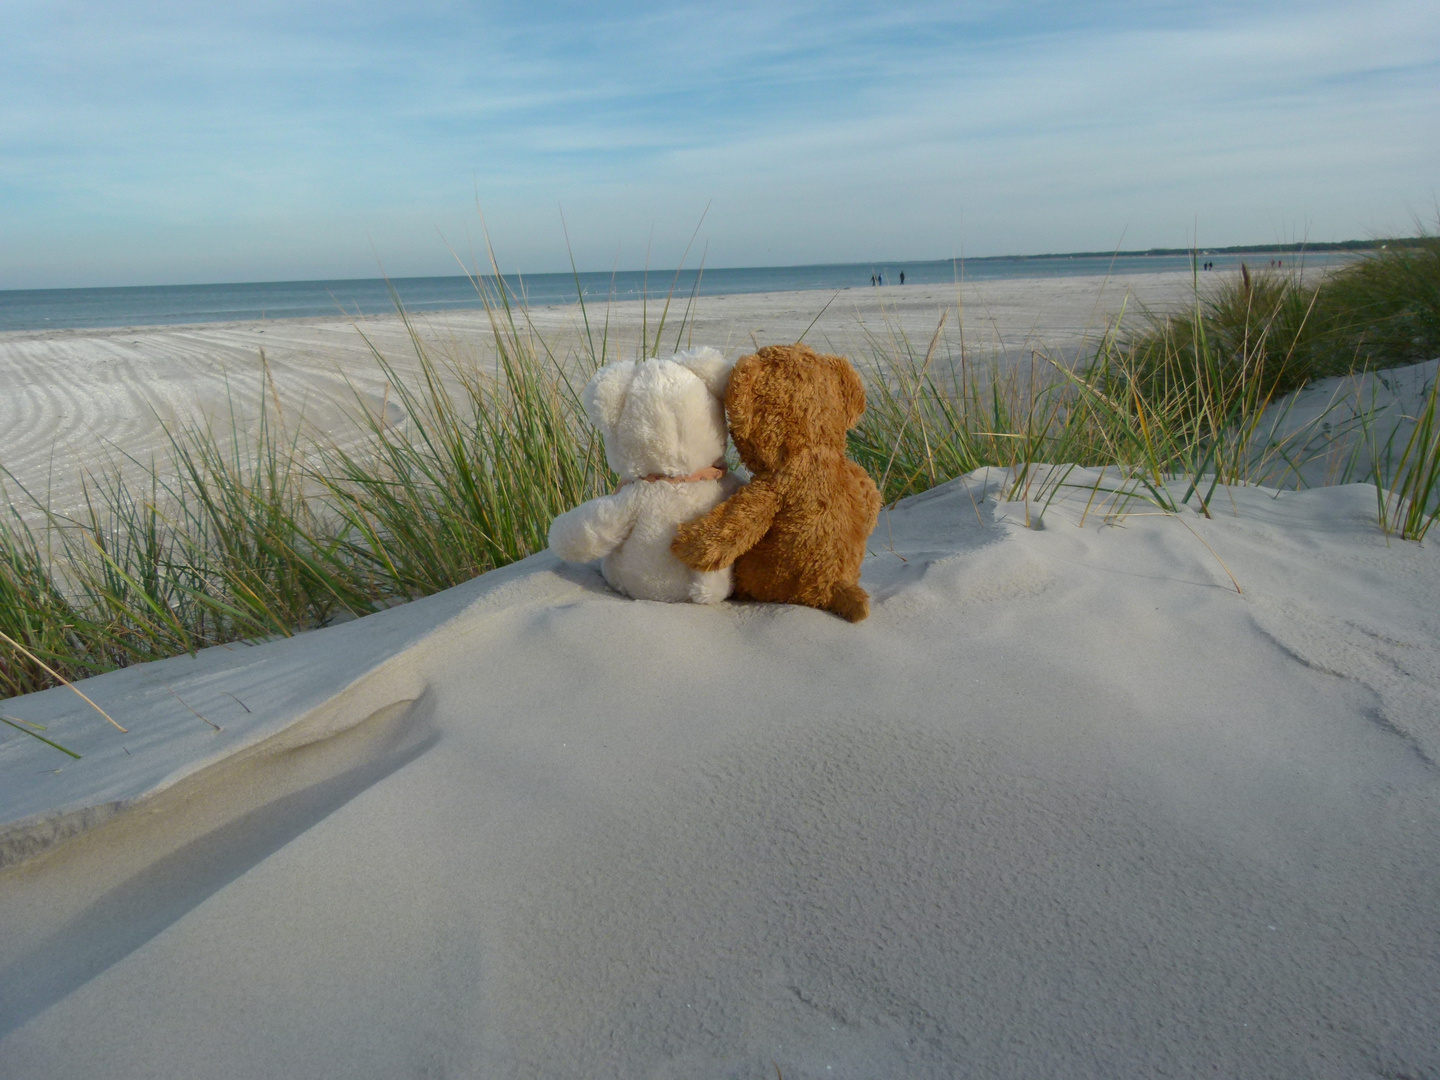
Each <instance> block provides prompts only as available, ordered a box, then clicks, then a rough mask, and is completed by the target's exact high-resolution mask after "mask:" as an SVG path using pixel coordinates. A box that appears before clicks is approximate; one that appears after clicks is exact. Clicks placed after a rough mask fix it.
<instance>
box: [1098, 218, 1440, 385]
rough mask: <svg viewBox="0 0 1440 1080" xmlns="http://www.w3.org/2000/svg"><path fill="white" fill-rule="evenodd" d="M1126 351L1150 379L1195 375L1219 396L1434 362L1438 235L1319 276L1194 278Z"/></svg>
mask: <svg viewBox="0 0 1440 1080" xmlns="http://www.w3.org/2000/svg"><path fill="white" fill-rule="evenodd" d="M1125 348H1126V350H1127V351H1128V352H1129V353H1131V354H1132V355H1133V357H1134V361H1135V367H1136V373H1137V375H1138V376H1139V377H1140V378H1142V379H1143V380H1145V381H1146V382H1147V383H1148V382H1153V383H1157V384H1163V383H1164V382H1166V381H1167V380H1174V379H1179V380H1180V381H1182V382H1196V381H1199V382H1202V383H1207V384H1213V385H1214V386H1215V387H1216V390H1217V392H1220V393H1222V394H1223V393H1229V392H1230V391H1229V389H1228V385H1227V384H1229V383H1231V382H1233V381H1235V380H1238V379H1246V380H1249V381H1251V382H1253V383H1254V384H1256V386H1257V388H1258V391H1259V392H1260V393H1261V394H1263V395H1266V396H1270V397H1275V396H1278V395H1281V394H1285V393H1288V392H1289V391H1291V390H1295V389H1298V388H1299V387H1301V386H1304V385H1305V384H1306V383H1308V382H1311V381H1313V380H1315V379H1322V378H1327V377H1329V376H1334V375H1348V374H1350V373H1351V372H1354V371H1365V370H1373V369H1378V368H1387V367H1398V366H1401V365H1404V364H1413V363H1418V362H1420V361H1423V360H1429V359H1432V358H1434V357H1436V356H1440V236H1420V237H1417V238H1414V239H1411V240H1407V241H1405V242H1403V243H1396V244H1393V245H1385V246H1382V247H1378V248H1377V249H1375V250H1373V251H1371V252H1370V253H1368V254H1366V255H1364V256H1362V257H1360V258H1358V259H1356V260H1355V261H1354V262H1351V263H1349V264H1348V265H1346V266H1343V267H1341V268H1340V269H1339V270H1336V271H1334V272H1333V273H1329V274H1325V275H1324V276H1322V277H1320V278H1319V279H1318V280H1307V278H1306V277H1305V276H1304V275H1303V274H1302V273H1300V272H1298V271H1289V272H1279V271H1275V270H1271V269H1268V268H1267V269H1264V270H1258V271H1253V272H1252V271H1251V270H1250V269H1249V268H1248V267H1246V266H1243V265H1242V266H1241V270H1240V273H1239V274H1237V275H1235V276H1233V277H1228V278H1225V279H1222V280H1221V282H1220V284H1218V285H1217V286H1215V287H1213V288H1211V289H1209V290H1201V289H1200V288H1199V287H1198V284H1197V289H1196V295H1195V303H1194V305H1193V306H1192V307H1191V308H1190V309H1189V310H1187V311H1181V312H1166V313H1161V314H1153V315H1151V316H1150V317H1149V318H1148V319H1147V320H1146V321H1145V323H1144V325H1142V326H1141V327H1140V328H1139V329H1138V330H1137V331H1136V332H1133V333H1130V334H1128V335H1127V337H1126V340H1125ZM1159 389H1160V390H1161V392H1163V386H1162V387H1160V388H1159Z"/></svg>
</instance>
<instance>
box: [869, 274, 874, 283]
mask: <svg viewBox="0 0 1440 1080" xmlns="http://www.w3.org/2000/svg"><path fill="white" fill-rule="evenodd" d="M870 284H871V285H874V284H875V275H874V274H871V275H870Z"/></svg>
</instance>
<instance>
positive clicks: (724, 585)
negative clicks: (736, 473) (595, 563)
mask: <svg viewBox="0 0 1440 1080" xmlns="http://www.w3.org/2000/svg"><path fill="white" fill-rule="evenodd" d="M635 482H636V483H637V484H639V485H640V486H641V490H640V491H638V492H637V493H636V494H637V497H638V499H639V500H640V508H639V512H638V513H637V515H636V518H635V526H634V528H632V529H631V530H630V535H629V536H628V537H626V538H625V542H624V543H623V544H621V545H620V546H619V547H617V548H616V549H615V550H614V551H612V552H611V553H610V554H609V555H607V556H605V558H604V560H603V561H602V562H601V564H600V569H601V572H602V573H604V575H605V580H606V581H608V582H609V583H610V585H611V586H612V587H613V588H615V589H617V590H618V591H620V592H622V593H625V594H626V595H627V596H634V597H642V598H645V599H650V600H667V601H672V602H678V601H683V600H704V601H708V602H713V601H715V600H720V599H724V597H725V596H728V595H729V593H730V570H729V569H725V570H720V571H715V572H713V573H704V572H702V571H698V570H692V569H690V567H688V566H686V565H685V564H684V563H682V562H681V561H680V560H679V559H677V558H676V557H675V556H674V555H672V554H671V553H670V544H671V542H672V541H673V540H674V539H675V530H676V529H677V528H679V526H680V525H681V524H682V523H683V522H686V521H694V520H695V519H696V518H698V517H703V516H704V515H705V514H707V513H709V512H710V511H711V510H713V509H714V508H715V507H716V506H718V505H720V503H722V502H724V501H725V499H726V498H728V497H729V495H730V494H731V493H732V492H734V491H735V489H736V488H738V487H739V486H740V484H739V481H737V480H736V479H735V478H733V477H731V476H726V477H724V478H723V479H720V480H695V481H690V482H688V483H672V482H670V481H668V480H653V481H652V480H637V481H635ZM697 590H700V591H701V594H697ZM717 592H718V593H719V595H715V594H716V593H717Z"/></svg>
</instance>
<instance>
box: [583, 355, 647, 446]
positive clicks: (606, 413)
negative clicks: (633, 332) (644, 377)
mask: <svg viewBox="0 0 1440 1080" xmlns="http://www.w3.org/2000/svg"><path fill="white" fill-rule="evenodd" d="M636 370H637V369H636V366H635V364H634V363H633V362H632V361H629V360H621V361H620V362H619V363H615V364H606V365H605V366H604V367H602V368H601V369H600V370H599V371H597V372H595V374H594V375H592V376H590V381H589V382H588V383H586V384H585V389H584V391H582V392H581V394H580V402H581V404H583V405H584V406H585V415H586V416H588V417H589V418H590V422H591V423H592V424H594V425H595V426H596V427H598V428H599V429H600V430H601V431H612V430H614V428H615V425H616V424H618V423H619V422H620V413H621V412H622V411H623V410H624V408H625V396H626V395H627V394H628V393H629V392H630V384H631V383H632V382H634V381H635V372H636Z"/></svg>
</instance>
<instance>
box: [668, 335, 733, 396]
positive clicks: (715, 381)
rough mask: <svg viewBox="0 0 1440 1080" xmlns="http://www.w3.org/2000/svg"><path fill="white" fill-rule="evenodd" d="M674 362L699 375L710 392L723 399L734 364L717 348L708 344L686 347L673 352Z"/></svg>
mask: <svg viewBox="0 0 1440 1080" xmlns="http://www.w3.org/2000/svg"><path fill="white" fill-rule="evenodd" d="M675 363H677V364H681V365H683V366H684V367H687V368H689V369H690V370H691V371H693V372H694V373H695V374H696V375H698V376H700V381H701V382H703V383H704V384H705V386H706V387H707V388H708V389H709V391H710V393H712V394H714V395H715V396H716V397H717V398H720V399H721V400H722V401H723V400H724V399H725V390H726V388H727V387H728V386H729V385H730V370H731V369H732V368H733V367H734V366H735V364H734V361H731V360H726V359H725V357H723V356H722V355H720V350H719V349H712V348H711V347H710V346H709V345H701V346H699V347H698V348H694V349H686V350H685V351H684V352H681V353H676V354H675Z"/></svg>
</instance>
